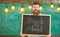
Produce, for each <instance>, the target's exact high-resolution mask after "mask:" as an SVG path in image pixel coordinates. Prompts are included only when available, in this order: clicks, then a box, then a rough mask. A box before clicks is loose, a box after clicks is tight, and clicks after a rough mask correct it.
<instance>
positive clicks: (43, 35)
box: [21, 14, 51, 36]
mask: <svg viewBox="0 0 60 37" xmlns="http://www.w3.org/2000/svg"><path fill="white" fill-rule="evenodd" d="M24 15H34V14H22V20H21V21H22V22H21V33H22V31H23V16H24ZM38 16H50V27H49V34H51V15H50V14H39V15H38ZM22 34H23V33H22ZM23 35H30V36H35V35H36V36H47V35H38V34H23Z"/></svg>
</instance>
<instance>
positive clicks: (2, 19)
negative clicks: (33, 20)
mask: <svg viewBox="0 0 60 37" xmlns="http://www.w3.org/2000/svg"><path fill="white" fill-rule="evenodd" d="M7 6H8V8H9V12H8V14H6V13H5V12H4V8H5V7H6V5H5V4H0V35H20V32H21V20H22V13H21V12H20V8H21V4H15V6H16V9H15V10H11V6H12V4H7ZM23 6H24V8H25V12H24V13H23V14H32V10H29V9H28V8H27V7H28V4H24V5H23ZM42 6H43V10H42V11H40V13H41V14H51V29H52V30H51V32H52V34H53V35H59V34H60V29H59V28H60V23H59V22H60V12H58V11H57V10H56V8H57V7H58V5H57V4H54V6H55V7H54V8H53V9H51V8H50V4H42Z"/></svg>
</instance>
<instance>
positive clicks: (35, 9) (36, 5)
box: [21, 2, 51, 37]
mask: <svg viewBox="0 0 60 37" xmlns="http://www.w3.org/2000/svg"><path fill="white" fill-rule="evenodd" d="M32 9H33V15H35V16H38V15H39V12H40V5H39V3H38V2H34V3H33V6H32ZM21 37H28V36H27V35H23V34H22V33H21ZM47 37H51V35H50V34H49V35H47Z"/></svg>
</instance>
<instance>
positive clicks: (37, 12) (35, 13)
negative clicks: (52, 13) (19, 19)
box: [32, 2, 40, 16]
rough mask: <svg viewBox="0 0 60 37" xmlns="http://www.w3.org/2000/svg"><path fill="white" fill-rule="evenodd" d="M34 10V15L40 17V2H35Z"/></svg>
mask: <svg viewBox="0 0 60 37" xmlns="http://www.w3.org/2000/svg"><path fill="white" fill-rule="evenodd" d="M32 9H33V14H34V15H35V16H37V15H39V12H40V5H39V3H38V2H34V3H33V6H32Z"/></svg>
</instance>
